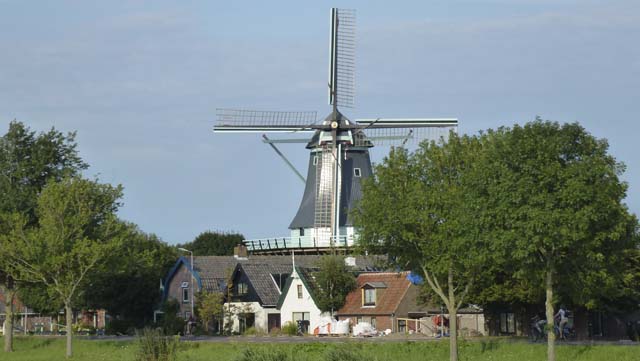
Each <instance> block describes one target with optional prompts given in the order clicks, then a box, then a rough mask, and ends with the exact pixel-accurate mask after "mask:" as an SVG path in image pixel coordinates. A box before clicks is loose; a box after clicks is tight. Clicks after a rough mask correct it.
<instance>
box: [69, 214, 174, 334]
mask: <svg viewBox="0 0 640 361" xmlns="http://www.w3.org/2000/svg"><path fill="white" fill-rule="evenodd" d="M122 227H123V228H124V229H125V231H124V232H125V234H124V236H123V237H124V238H125V239H126V242H124V243H123V244H122V245H121V247H119V248H118V249H117V250H116V251H115V252H114V253H112V254H111V255H110V257H108V259H107V260H106V261H107V262H104V263H103V264H102V265H99V266H100V268H99V269H97V268H96V271H95V272H92V274H91V275H89V277H88V279H87V284H90V285H91V286H90V287H86V291H84V293H83V297H82V299H81V300H79V301H80V302H81V304H79V305H81V306H83V307H86V308H89V309H106V310H108V311H109V313H110V314H111V315H112V316H116V317H118V318H119V319H121V320H126V321H127V322H129V323H131V324H132V325H134V326H136V327H142V326H144V324H145V323H147V322H149V321H150V320H152V319H153V311H154V308H155V307H156V306H157V305H158V302H159V301H160V296H161V294H160V293H159V292H158V284H159V280H161V279H162V278H163V277H164V276H165V275H166V274H167V272H168V271H169V270H170V269H171V267H172V266H173V264H174V263H175V261H176V258H177V257H178V255H177V252H176V249H175V247H171V246H169V245H168V244H166V243H164V242H162V241H161V240H160V239H159V238H158V237H157V236H156V235H153V234H146V233H144V232H142V231H141V230H140V229H139V228H138V227H137V226H136V225H134V224H131V223H123V224H122Z"/></svg>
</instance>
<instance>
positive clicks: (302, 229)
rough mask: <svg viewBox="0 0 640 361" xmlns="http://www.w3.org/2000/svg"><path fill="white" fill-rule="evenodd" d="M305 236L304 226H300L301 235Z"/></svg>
mask: <svg viewBox="0 0 640 361" xmlns="http://www.w3.org/2000/svg"><path fill="white" fill-rule="evenodd" d="M302 236H304V228H300V237H302Z"/></svg>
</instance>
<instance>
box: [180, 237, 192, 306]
mask: <svg viewBox="0 0 640 361" xmlns="http://www.w3.org/2000/svg"><path fill="white" fill-rule="evenodd" d="M178 250H179V251H183V252H189V254H190V255H191V261H190V263H191V285H190V288H191V317H195V314H194V313H193V287H194V286H193V272H195V270H194V266H193V252H191V251H189V250H188V249H186V248H178Z"/></svg>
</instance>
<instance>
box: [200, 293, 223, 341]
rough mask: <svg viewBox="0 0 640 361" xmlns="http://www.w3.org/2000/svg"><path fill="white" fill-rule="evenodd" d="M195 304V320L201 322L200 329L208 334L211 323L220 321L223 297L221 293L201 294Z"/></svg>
mask: <svg viewBox="0 0 640 361" xmlns="http://www.w3.org/2000/svg"><path fill="white" fill-rule="evenodd" d="M196 299H197V304H196V315H197V318H198V319H199V320H200V321H201V322H202V327H203V328H204V330H205V332H206V333H209V328H210V324H211V321H214V320H218V322H220V321H221V320H222V316H223V314H224V295H223V294H222V293H221V292H206V291H205V292H201V293H200V295H198V298H196ZM218 329H220V327H218Z"/></svg>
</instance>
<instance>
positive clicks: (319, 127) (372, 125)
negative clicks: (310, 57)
mask: <svg viewBox="0 0 640 361" xmlns="http://www.w3.org/2000/svg"><path fill="white" fill-rule="evenodd" d="M329 50H330V60H329V82H328V85H329V92H328V93H329V104H330V105H332V111H331V113H330V114H329V115H328V116H327V117H325V118H324V120H322V121H317V116H316V112H276V111H256V110H243V109H218V111H217V123H216V125H215V127H214V132H218V133H263V141H264V142H265V143H268V144H269V145H270V146H271V147H272V148H273V149H274V150H275V151H276V152H277V153H278V155H279V156H280V157H282V158H283V160H284V161H285V162H287V164H288V165H289V167H291V168H292V169H293V170H294V171H295V172H296V174H297V175H298V177H299V178H301V179H302V180H303V181H304V182H305V190H304V194H303V196H302V201H301V203H300V207H299V208H298V212H297V213H296V215H295V217H294V218H293V220H292V221H291V224H290V225H289V229H290V230H291V236H290V237H279V238H268V239H257V240H246V241H245V245H246V246H247V248H248V249H249V251H252V252H263V253H278V252H287V250H288V249H299V250H301V251H323V250H328V249H335V248H348V247H350V246H352V245H353V244H354V241H355V239H356V238H357V235H356V234H355V231H354V228H353V223H352V221H351V218H350V212H351V210H352V209H353V208H354V207H355V206H356V202H357V201H358V200H359V199H360V197H361V188H360V185H361V183H360V182H361V180H362V179H363V178H366V177H369V176H371V175H372V173H373V172H372V167H371V159H370V155H369V149H370V148H371V147H373V146H374V145H382V144H391V145H394V144H395V145H401V146H404V145H405V144H406V143H407V142H415V141H420V140H423V139H440V138H441V137H444V138H446V137H447V136H448V134H449V131H451V130H454V131H455V130H457V125H458V121H457V119H453V118H443V119H427V118H422V119H400V118H397V119H384V118H375V119H357V120H355V121H352V120H350V119H348V118H347V117H346V116H345V115H344V114H342V113H341V112H340V109H339V108H343V107H345V108H353V107H354V104H355V101H354V100H355V11H354V10H346V9H336V8H333V9H331V40H330V48H329ZM264 133H288V134H290V135H296V136H299V135H307V137H306V138H299V137H296V138H288V139H270V138H268V137H267V136H266V134H264ZM309 135H311V137H310V138H309ZM277 143H306V149H308V150H309V152H310V156H309V166H308V171H307V177H306V179H305V177H303V176H302V175H301V174H300V172H298V171H297V170H296V169H295V167H293V165H292V164H291V163H290V162H289V161H288V160H287V158H286V157H285V156H284V155H283V154H282V153H281V152H280V150H279V149H278V148H277V147H276V146H275V144H277Z"/></svg>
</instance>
